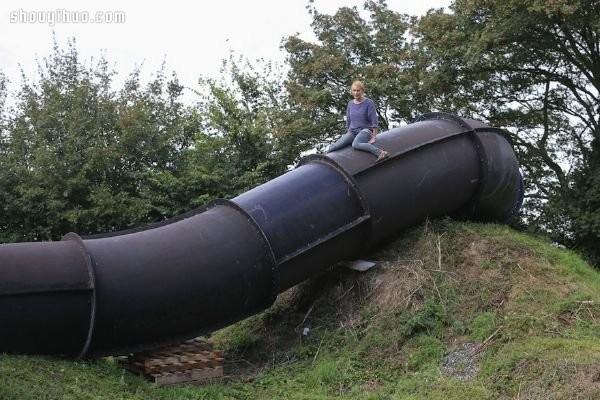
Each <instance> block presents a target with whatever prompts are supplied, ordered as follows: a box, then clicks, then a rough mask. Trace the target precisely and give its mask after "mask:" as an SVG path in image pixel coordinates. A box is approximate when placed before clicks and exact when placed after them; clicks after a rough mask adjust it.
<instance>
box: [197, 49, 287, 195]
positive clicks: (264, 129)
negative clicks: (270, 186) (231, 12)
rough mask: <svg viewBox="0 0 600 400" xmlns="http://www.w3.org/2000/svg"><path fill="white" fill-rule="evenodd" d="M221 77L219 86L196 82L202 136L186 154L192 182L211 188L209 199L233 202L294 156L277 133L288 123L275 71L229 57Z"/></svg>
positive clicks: (283, 168)
mask: <svg viewBox="0 0 600 400" xmlns="http://www.w3.org/2000/svg"><path fill="white" fill-rule="evenodd" d="M240 63H241V64H242V66H240ZM257 68H261V69H260V70H257ZM221 74H222V78H221V79H220V80H218V81H217V80H214V79H202V80H201V81H200V85H201V90H200V91H198V94H199V95H200V98H199V100H198V103H197V105H196V108H197V115H198V116H199V121H200V133H199V134H198V136H197V138H196V145H195V148H194V149H191V150H190V151H189V152H188V157H191V159H193V161H192V162H191V163H190V165H191V170H190V173H191V176H192V177H194V180H197V182H202V181H206V182H212V185H213V188H214V190H213V192H212V194H213V195H211V196H209V197H233V196H235V195H237V194H239V193H241V192H244V191H246V190H249V189H251V188H253V187H254V186H256V185H258V184H261V183H264V182H266V181H267V180H270V179H273V178H274V177H276V176H278V175H280V174H282V173H283V172H285V171H286V170H287V169H288V168H289V167H290V165H291V164H292V163H293V162H294V160H295V159H296V157H297V156H298V154H297V153H294V152H293V151H291V150H290V149H293V148H294V146H293V145H291V144H292V142H293V140H292V139H290V138H289V137H287V136H286V135H285V134H281V131H280V129H281V127H282V126H284V125H285V123H286V122H285V119H286V118H287V117H286V112H285V111H286V103H285V101H286V98H285V95H284V92H283V91H282V90H281V86H280V75H279V70H278V69H277V66H274V65H273V64H271V63H264V62H262V64H261V62H258V66H257V65H252V64H251V63H249V62H248V60H244V59H243V58H240V59H238V60H235V59H234V57H233V56H232V57H231V58H230V59H229V60H226V61H224V62H223V68H222V70H221ZM288 145H291V147H290V146H288ZM190 183H191V184H192V185H194V183H193V182H190ZM202 200H206V194H205V195H204V196H202Z"/></svg>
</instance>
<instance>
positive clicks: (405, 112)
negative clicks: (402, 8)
mask: <svg viewBox="0 0 600 400" xmlns="http://www.w3.org/2000/svg"><path fill="white" fill-rule="evenodd" d="M364 8H365V11H367V13H368V18H366V19H364V18H363V17H362V16H361V14H360V12H359V10H358V9H357V8H356V7H352V8H348V7H342V8H340V9H339V10H338V11H337V12H336V13H335V14H334V15H326V14H321V13H319V12H318V11H317V10H316V8H314V6H312V5H310V6H309V7H308V10H309V13H310V14H311V16H312V18H313V22H312V24H311V25H312V28H313V31H314V33H315V35H316V37H317V41H318V42H317V43H311V42H307V41H304V40H302V39H301V38H300V37H298V36H291V37H288V38H286V39H285V40H284V42H283V46H284V48H285V50H286V51H287V52H288V56H287V62H288V64H289V68H290V70H289V73H288V77H287V80H286V88H287V90H288V92H289V97H290V104H291V109H292V111H293V112H294V116H295V118H296V119H297V121H300V122H299V123H298V126H297V128H299V129H300V130H301V131H308V132H312V137H310V136H308V135H306V136H305V138H304V140H306V141H309V142H312V143H313V144H314V143H316V142H317V141H319V140H323V139H324V138H327V139H332V138H335V137H338V136H339V135H340V134H341V133H342V132H343V130H344V128H345V125H344V121H343V117H344V115H345V111H346V104H347V102H348V100H349V92H348V90H349V87H350V84H351V83H352V81H353V80H355V79H362V80H364V81H365V83H366V86H367V90H368V93H367V94H368V96H369V97H370V98H372V99H373V100H374V102H375V104H376V108H377V110H378V114H379V121H380V127H381V129H383V130H385V129H387V128H389V127H391V126H392V125H395V124H396V125H397V124H398V123H400V122H401V121H411V120H412V119H413V118H414V117H415V116H416V115H417V114H419V113H420V111H421V110H420V109H419V107H417V106H416V105H418V104H421V103H422V102H421V101H420V100H417V99H416V97H415V95H414V94H415V93H417V92H416V91H415V88H416V87H418V85H419V79H418V76H416V75H418V70H417V69H416V68H415V65H414V64H413V61H412V60H411V59H410V57H409V54H410V42H409V39H408V38H409V35H408V33H409V29H410V26H411V21H413V19H412V18H411V17H409V16H408V15H401V14H398V13H396V12H394V11H392V10H389V9H388V8H387V5H386V3H385V1H367V2H365V6H364Z"/></svg>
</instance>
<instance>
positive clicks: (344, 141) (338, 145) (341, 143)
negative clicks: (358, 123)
mask: <svg viewBox="0 0 600 400" xmlns="http://www.w3.org/2000/svg"><path fill="white" fill-rule="evenodd" d="M354 136H355V135H354V133H352V132H350V131H348V132H346V133H345V134H343V135H342V137H341V138H339V139H338V140H337V141H336V142H335V143H333V144H331V145H329V147H328V148H327V150H326V151H325V153H331V152H332V151H336V150H339V149H342V148H344V147H346V146H350V145H351V144H352V141H353V140H354Z"/></svg>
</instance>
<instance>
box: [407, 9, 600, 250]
mask: <svg viewBox="0 0 600 400" xmlns="http://www.w3.org/2000/svg"><path fill="white" fill-rule="evenodd" d="M452 9H453V11H454V12H453V13H444V12H442V11H435V12H430V13H429V14H428V15H427V16H426V17H424V18H423V19H422V20H421V21H420V23H419V25H418V28H417V29H416V32H417V38H418V40H419V48H420V49H421V53H420V54H421V57H423V58H425V59H427V58H428V59H429V61H428V64H429V65H430V67H429V68H428V71H427V73H428V75H429V76H430V84H432V85H434V86H432V89H433V90H435V84H437V83H439V82H445V84H444V85H442V84H440V85H439V86H438V87H437V88H438V89H439V90H440V93H438V95H440V96H441V97H442V98H446V99H449V104H452V105H453V108H454V109H455V110H459V111H460V112H462V113H463V114H467V115H469V116H472V117H475V118H480V119H484V120H487V121H489V122H490V123H491V124H492V125H495V126H500V127H504V128H507V129H508V130H510V132H512V134H513V135H512V137H513V140H514V142H515V145H516V148H517V150H518V152H519V157H520V160H521V164H522V167H523V169H524V171H525V174H526V182H527V189H528V190H527V192H528V194H527V200H526V206H527V212H526V218H527V221H528V223H529V224H530V225H531V226H532V227H536V228H538V229H543V230H546V231H549V232H551V233H552V234H553V235H554V237H555V238H556V239H558V240H561V241H562V242H564V243H570V244H575V245H580V246H583V247H585V248H587V250H589V251H593V250H594V249H595V248H596V247H597V246H595V245H593V246H592V247H590V246H588V245H585V244H584V242H583V237H584V236H585V237H588V238H589V235H590V234H591V235H592V237H594V238H595V240H596V241H597V240H598V239H600V236H598V233H599V232H600V221H599V220H600V218H599V217H598V213H599V212H600V211H599V208H597V207H596V208H595V209H594V210H590V209H589V208H588V207H589V204H591V203H590V202H589V199H590V198H593V199H594V198H595V199H597V194H598V193H599V192H600V190H599V189H598V186H597V185H598V181H597V180H595V179H594V177H595V173H596V172H597V170H595V168H596V167H595V165H596V164H595V161H594V160H597V159H598V155H597V154H598V146H593V145H592V143H593V142H596V143H597V142H598V140H600V130H599V128H600V109H599V107H598V104H599V102H598V101H599V100H600V99H599V98H598V93H599V91H600V72H599V71H600V48H599V44H598V43H599V42H600V37H599V36H600V3H598V2H597V1H593V0H518V1H517V0H506V1H491V0H457V1H455V3H454V4H453V7H452ZM459 97H460V98H462V100H458V98H459ZM465 100H466V102H465ZM574 187H577V190H574ZM582 227H586V228H585V229H583V230H582ZM582 235H583V236H582ZM594 235H596V236H594ZM586 241H589V239H586ZM592 241H593V240H592Z"/></svg>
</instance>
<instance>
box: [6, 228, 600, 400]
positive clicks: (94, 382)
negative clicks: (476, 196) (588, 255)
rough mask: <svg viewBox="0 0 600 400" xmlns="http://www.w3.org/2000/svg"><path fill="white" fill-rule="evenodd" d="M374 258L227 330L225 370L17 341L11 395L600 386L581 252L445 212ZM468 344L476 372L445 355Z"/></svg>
mask: <svg viewBox="0 0 600 400" xmlns="http://www.w3.org/2000/svg"><path fill="white" fill-rule="evenodd" d="M372 258H373V259H377V260H378V261H379V264H380V265H379V267H377V268H375V269H374V270H372V271H370V272H367V273H362V274H360V273H356V272H353V271H348V270H342V269H334V270H332V271H330V272H328V273H326V274H324V275H323V276H321V277H319V278H315V279H312V280H310V281H307V282H305V283H302V284H300V285H299V286H297V287H295V288H293V289H291V290H290V291H288V292H286V293H284V294H282V295H280V298H279V299H278V300H277V302H276V304H275V305H274V306H273V307H271V308H270V309H269V310H267V311H265V312H263V313H261V314H259V315H256V316H253V317H250V318H248V319H247V320H245V321H242V322H240V323H238V324H235V325H233V326H230V327H228V328H225V329H223V330H221V331H218V332H215V333H214V334H213V336H212V337H211V340H212V342H213V343H214V344H215V346H217V347H218V348H221V349H223V350H224V351H225V358H226V365H225V373H226V375H228V378H227V379H225V380H221V381H217V382H215V383H213V384H210V385H205V386H200V387H179V388H171V389H166V388H158V387H155V386H153V385H152V384H150V383H148V382H146V381H144V380H142V379H140V378H138V377H136V376H134V375H132V374H130V373H128V372H126V371H124V370H123V369H122V368H120V367H118V366H117V365H115V363H114V362H113V361H112V359H110V358H107V359H100V360H95V361H88V362H84V361H70V360H58V359H52V358H43V357H26V356H6V355H3V356H0V399H36V400H37V399H109V400H112V399H157V400H159V399H373V400H375V399H444V400H448V399H514V398H530V399H564V398H583V399H593V398H600V340H598V338H599V337H600V274H599V273H598V271H596V270H594V269H592V268H591V267H589V266H588V265H587V264H586V263H585V262H584V261H583V260H582V259H581V258H580V257H579V256H578V255H577V254H575V253H573V252H570V251H567V250H564V249H558V248H556V247H553V246H551V245H550V243H549V242H547V241H546V240H545V239H544V238H539V237H534V236H531V235H526V234H523V233H520V232H516V231H514V230H512V229H510V228H509V227H506V226H500V225H493V224H491V225H482V224H473V223H463V222H453V221H450V220H441V221H434V222H428V223H426V224H424V225H422V226H419V227H417V228H415V229H413V230H411V231H408V232H406V233H405V234H404V235H403V236H402V237H401V238H399V239H398V240H397V241H396V242H395V243H392V244H390V245H389V246H386V247H385V248H383V249H381V250H379V251H378V252H376V253H374V254H373V255H372ZM304 327H309V328H310V332H309V334H308V335H307V336H303V335H302V334H301V331H302V329H303V328H304ZM463 345H471V346H472V347H475V348H477V349H478V352H477V354H472V356H471V357H470V358H469V359H468V361H460V362H461V363H462V362H465V363H467V364H470V365H471V366H475V367H477V370H478V371H479V372H478V373H476V374H475V375H474V376H473V377H472V378H469V379H467V380H461V379H462V378H461V377H460V376H459V375H455V374H453V373H452V372H448V370H446V369H444V368H443V365H444V363H445V362H446V361H447V359H448V357H451V356H452V355H453V354H457V352H458V351H459V350H460V349H461V348H462V347H461V346H463ZM478 346H479V347H478ZM467 364H465V365H462V364H460V363H459V365H458V366H457V370H466V369H467V367H469V365H467ZM577 396H579V397H577Z"/></svg>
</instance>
